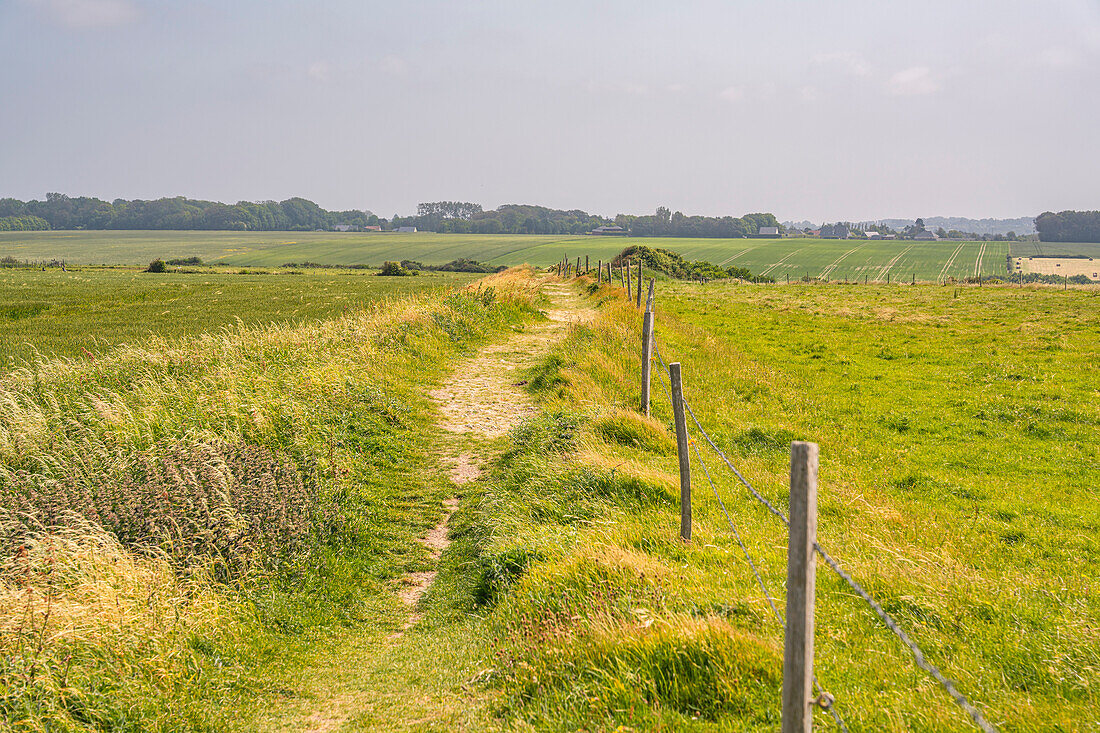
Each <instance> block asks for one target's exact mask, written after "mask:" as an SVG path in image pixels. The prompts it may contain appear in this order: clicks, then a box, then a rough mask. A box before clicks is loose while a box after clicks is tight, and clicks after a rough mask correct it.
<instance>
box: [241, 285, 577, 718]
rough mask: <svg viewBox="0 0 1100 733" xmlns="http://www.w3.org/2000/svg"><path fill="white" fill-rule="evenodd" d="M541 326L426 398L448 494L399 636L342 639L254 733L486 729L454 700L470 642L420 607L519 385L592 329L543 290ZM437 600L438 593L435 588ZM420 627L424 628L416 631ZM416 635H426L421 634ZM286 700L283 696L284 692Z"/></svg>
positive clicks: (515, 406)
mask: <svg viewBox="0 0 1100 733" xmlns="http://www.w3.org/2000/svg"><path fill="white" fill-rule="evenodd" d="M541 292H542V293H543V295H545V296H546V297H547V298H548V299H549V300H550V306H549V308H547V309H546V310H545V311H544V312H545V313H546V316H547V318H548V320H546V321H543V322H540V323H535V324H533V325H531V326H529V327H528V328H527V329H526V330H524V331H523V332H521V333H516V334H513V335H511V336H510V337H508V338H506V339H504V340H502V341H498V342H495V343H491V344H489V345H487V346H485V347H483V348H482V349H481V350H480V351H479V352H478V353H477V354H476V355H475V356H473V357H472V358H469V359H467V360H464V361H462V362H459V363H458V364H456V365H455V368H454V370H453V372H452V373H451V375H450V377H449V378H447V379H446V380H445V381H444V382H443V384H442V385H440V387H439V388H438V389H435V390H432V391H431V392H430V393H429V394H430V397H431V398H432V400H433V401H435V402H436V404H437V405H438V406H439V413H440V419H439V422H438V427H439V435H438V444H439V454H440V469H441V471H444V472H445V474H446V475H447V476H448V477H449V479H450V482H451V484H452V486H453V488H454V491H455V495H452V496H450V497H448V498H446V499H445V500H444V502H443V504H442V506H441V507H440V521H439V523H438V524H437V525H436V526H435V527H434V528H432V529H431V530H430V531H429V532H428V533H427V534H426V535H425V536H424V537H421V538H420V539H419V542H421V544H423V545H424V546H425V547H426V548H427V549H428V551H429V554H430V555H431V557H432V559H433V561H434V564H435V567H434V568H433V569H430V570H426V571H421V572H414V573H409V574H407V575H406V576H405V577H404V578H401V579H400V581H399V583H398V584H397V585H396V587H395V592H396V593H397V594H398V596H399V597H400V599H401V600H402V601H403V602H404V605H405V607H406V608H407V609H408V614H407V616H406V617H405V619H404V620H403V621H401V622H400V624H399V626H398V629H397V630H395V631H389V632H388V633H379V632H378V630H377V629H372V628H363V629H358V630H354V631H350V632H348V634H346V635H345V636H344V638H341V639H340V640H339V643H338V644H337V645H335V646H336V647H338V648H333V649H331V650H330V651H327V652H325V653H324V654H322V655H321V659H319V663H318V665H317V666H316V667H315V668H314V669H312V670H310V672H309V674H308V675H306V676H305V679H303V680H302V681H301V684H302V688H303V689H300V690H294V691H293V694H292V695H291V696H290V699H289V701H288V702H287V703H285V704H282V705H276V706H274V707H273V709H272V710H271V711H270V712H269V714H268V715H265V716H264V717H263V719H262V720H261V721H258V724H259V726H260V727H261V728H262V729H264V730H278V731H312V732H314V733H321V732H328V731H366V730H455V729H463V728H465V729H470V730H474V729H481V728H482V727H483V726H484V725H485V724H486V720H485V719H484V717H481V716H480V715H479V712H478V711H477V710H476V709H474V708H476V705H471V703H472V702H473V701H472V700H470V699H469V698H468V696H467V695H466V693H465V692H464V691H463V683H464V682H465V681H466V679H468V677H469V674H470V671H469V670H467V669H466V668H465V666H464V664H465V663H467V662H468V659H469V657H470V655H469V654H467V653H466V652H467V650H469V651H473V649H474V648H475V645H476V639H475V638H474V637H473V636H472V635H471V634H470V633H469V629H468V627H467V625H466V624H465V623H451V624H448V623H441V624H428V622H427V621H425V619H424V616H423V608H422V605H423V604H422V603H421V601H422V598H423V596H424V595H425V594H426V593H428V592H429V590H430V589H431V588H432V584H433V583H434V582H435V580H436V576H437V573H438V571H439V567H440V565H441V564H442V563H441V560H445V557H444V556H445V553H446V551H447V548H448V547H449V545H450V539H449V538H448V523H449V522H450V520H451V518H452V516H453V515H454V513H455V511H456V510H457V509H458V506H459V502H458V496H457V494H459V493H460V491H461V489H462V486H463V484H466V483H468V482H471V481H476V480H477V479H478V478H479V477H480V475H481V472H482V467H483V466H484V465H485V464H486V463H487V462H488V461H490V460H492V458H493V456H494V455H495V454H496V452H497V451H499V450H500V442H501V441H500V439H501V438H502V437H503V436H505V435H506V434H507V433H508V431H510V430H511V429H512V428H514V427H516V426H517V425H519V424H520V423H521V422H523V421H524V420H525V419H527V418H528V417H529V416H530V415H531V414H532V413H533V412H535V411H536V409H537V408H536V407H535V405H534V404H533V402H532V401H531V399H530V397H529V396H528V395H527V393H526V392H525V391H524V390H523V385H522V382H521V379H522V377H521V376H520V375H521V373H522V372H523V370H524V369H526V368H527V367H530V366H532V365H533V364H535V363H536V362H537V361H538V359H540V358H541V357H543V356H544V355H546V354H547V353H548V352H549V351H550V349H551V348H552V347H553V346H554V345H555V344H556V343H558V342H559V341H561V340H562V339H563V338H564V337H565V335H566V334H567V333H568V332H569V330H570V328H571V327H572V326H573V325H575V324H582V323H586V322H589V321H591V320H592V319H593V318H594V316H595V311H593V310H591V309H589V308H587V306H585V304H584V303H583V301H582V300H581V298H580V296H579V295H578V294H577V293H576V292H575V291H574V290H573V289H571V288H570V287H568V286H566V285H564V284H560V283H554V282H552V281H551V282H548V283H545V284H544V285H543V286H542V288H541ZM441 592H446V588H443V589H442V590H441ZM421 622H423V623H421ZM420 626H425V627H427V628H424V629H421V628H420ZM288 692H289V691H288Z"/></svg>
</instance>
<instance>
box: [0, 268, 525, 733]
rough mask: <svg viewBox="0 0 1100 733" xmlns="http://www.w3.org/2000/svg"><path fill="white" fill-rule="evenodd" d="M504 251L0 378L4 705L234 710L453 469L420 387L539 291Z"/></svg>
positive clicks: (383, 558) (44, 709)
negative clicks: (310, 309)
mask: <svg viewBox="0 0 1100 733" xmlns="http://www.w3.org/2000/svg"><path fill="white" fill-rule="evenodd" d="M527 278H528V276H527V274H526V273H523V272H515V271H512V272H509V273H505V274H503V275H501V276H495V277H491V278H488V279H487V280H486V281H485V283H484V286H482V287H480V288H477V289H466V290H463V291H460V292H452V293H449V294H432V295H424V296H417V297H405V298H393V299H390V300H386V301H383V302H380V303H375V304H373V305H370V306H369V307H364V308H361V309H356V310H353V311H350V312H348V313H346V314H344V315H342V316H339V317H336V318H332V319H329V320H322V321H317V322H312V323H305V324H281V325H280V324H277V325H268V326H258V327H248V326H238V327H235V328H231V329H226V330H223V331H222V332H220V333H217V334H205V335H201V336H197V337H191V338H183V339H179V340H159V341H154V342H152V343H150V344H148V345H144V346H134V347H122V348H119V349H116V350H115V351H112V352H111V353H109V354H106V355H103V356H101V357H99V358H98V359H96V360H88V361H81V362H75V361H46V362H39V363H36V364H34V365H33V366H32V367H29V368H25V369H15V370H12V371H10V372H9V373H8V374H6V375H5V376H3V377H2V380H0V498H2V502H0V505H2V506H3V507H4V509H3V516H2V522H0V550H2V553H3V554H2V556H3V558H4V559H3V562H2V564H0V720H2V721H3V723H2V725H3V726H4V727H6V728H8V729H12V730H20V731H24V730H27V731H30V730H74V731H75V730H134V731H137V730H142V731H144V730H164V731H168V730H224V729H227V728H229V727H232V726H233V725H239V724H240V723H241V721H242V720H247V719H249V718H250V717H251V716H253V715H254V714H255V713H256V712H257V710H258V709H259V708H261V707H263V706H266V705H269V704H270V700H271V698H272V696H278V695H280V694H281V692H280V691H281V690H282V689H283V687H282V683H283V681H285V680H286V679H287V677H288V676H289V675H292V674H293V672H294V670H295V669H296V668H298V667H300V666H301V665H303V664H305V663H306V662H307V661H308V659H309V658H311V657H312V656H314V655H315V654H316V652H317V649H318V642H319V641H320V640H322V639H324V638H326V637H327V635H329V634H332V633H335V632H336V631H337V630H338V629H340V628H342V627H347V626H351V625H354V626H357V627H360V628H368V629H372V628H373V629H377V630H378V631H379V632H380V633H383V632H385V631H386V630H390V629H393V628H394V627H395V626H396V625H398V624H399V623H400V620H401V619H402V618H403V617H404V615H405V613H406V610H405V609H404V608H402V607H401V605H400V602H399V601H398V600H397V598H396V595H395V593H394V590H393V580H394V579H395V578H397V577H398V576H400V575H403V574H404V573H406V572H408V571H412V570H418V569H424V568H426V567H427V562H428V556H427V551H426V550H425V549H424V548H423V547H421V546H420V545H419V544H418V543H416V542H414V541H413V540H414V539H415V538H416V537H419V536H421V535H422V534H423V533H424V531H425V530H426V528H428V527H430V526H432V525H433V524H434V523H435V522H436V521H438V518H439V515H440V513H441V509H440V501H441V499H442V498H443V496H444V493H443V492H444V491H445V490H446V489H445V488H444V486H443V484H442V482H441V481H439V479H438V476H437V474H438V472H437V471H436V470H435V469H434V462H433V461H432V459H431V456H430V455H429V452H430V450H431V448H432V446H433V444H432V442H431V440H430V436H429V431H428V427H429V425H430V416H431V412H432V409H431V407H430V405H429V403H428V400H427V398H426V394H425V392H426V390H425V386H426V385H427V384H430V383H431V382H432V381H434V380H436V379H438V378H439V376H440V375H441V374H442V373H443V371H444V370H445V369H446V367H447V364H448V362H449V361H450V360H452V359H453V358H454V357H456V356H457V355H459V354H461V353H464V352H466V351H467V350H469V349H470V348H472V347H474V346H476V345H477V344H478V343H479V342H481V341H482V340H483V339H485V338H487V337H489V336H491V335H493V334H496V333H499V332H501V331H504V330H507V329H509V328H520V327H522V324H523V322H524V321H525V320H527V319H529V318H530V317H531V316H532V315H533V313H534V311H533V308H532V304H531V303H532V300H531V295H530V291H529V289H528V287H527V285H528V279H527Z"/></svg>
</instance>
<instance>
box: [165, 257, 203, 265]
mask: <svg viewBox="0 0 1100 733" xmlns="http://www.w3.org/2000/svg"><path fill="white" fill-rule="evenodd" d="M165 264H168V265H201V264H202V258H201V257H177V258H175V259H174V260H168V262H166V263H165Z"/></svg>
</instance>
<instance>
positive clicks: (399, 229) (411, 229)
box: [394, 227, 416, 234]
mask: <svg viewBox="0 0 1100 733" xmlns="http://www.w3.org/2000/svg"><path fill="white" fill-rule="evenodd" d="M394 231H395V232H397V233H398V234H416V227H397V229H394Z"/></svg>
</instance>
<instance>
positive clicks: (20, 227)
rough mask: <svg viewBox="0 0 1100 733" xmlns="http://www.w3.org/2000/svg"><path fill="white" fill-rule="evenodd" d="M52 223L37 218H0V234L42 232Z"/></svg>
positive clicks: (26, 216)
mask: <svg viewBox="0 0 1100 733" xmlns="http://www.w3.org/2000/svg"><path fill="white" fill-rule="evenodd" d="M49 228H50V223H49V222H48V221H46V220H45V219H42V218H41V217H37V216H29V215H23V216H0V232H40V231H43V230H45V229H49Z"/></svg>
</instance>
